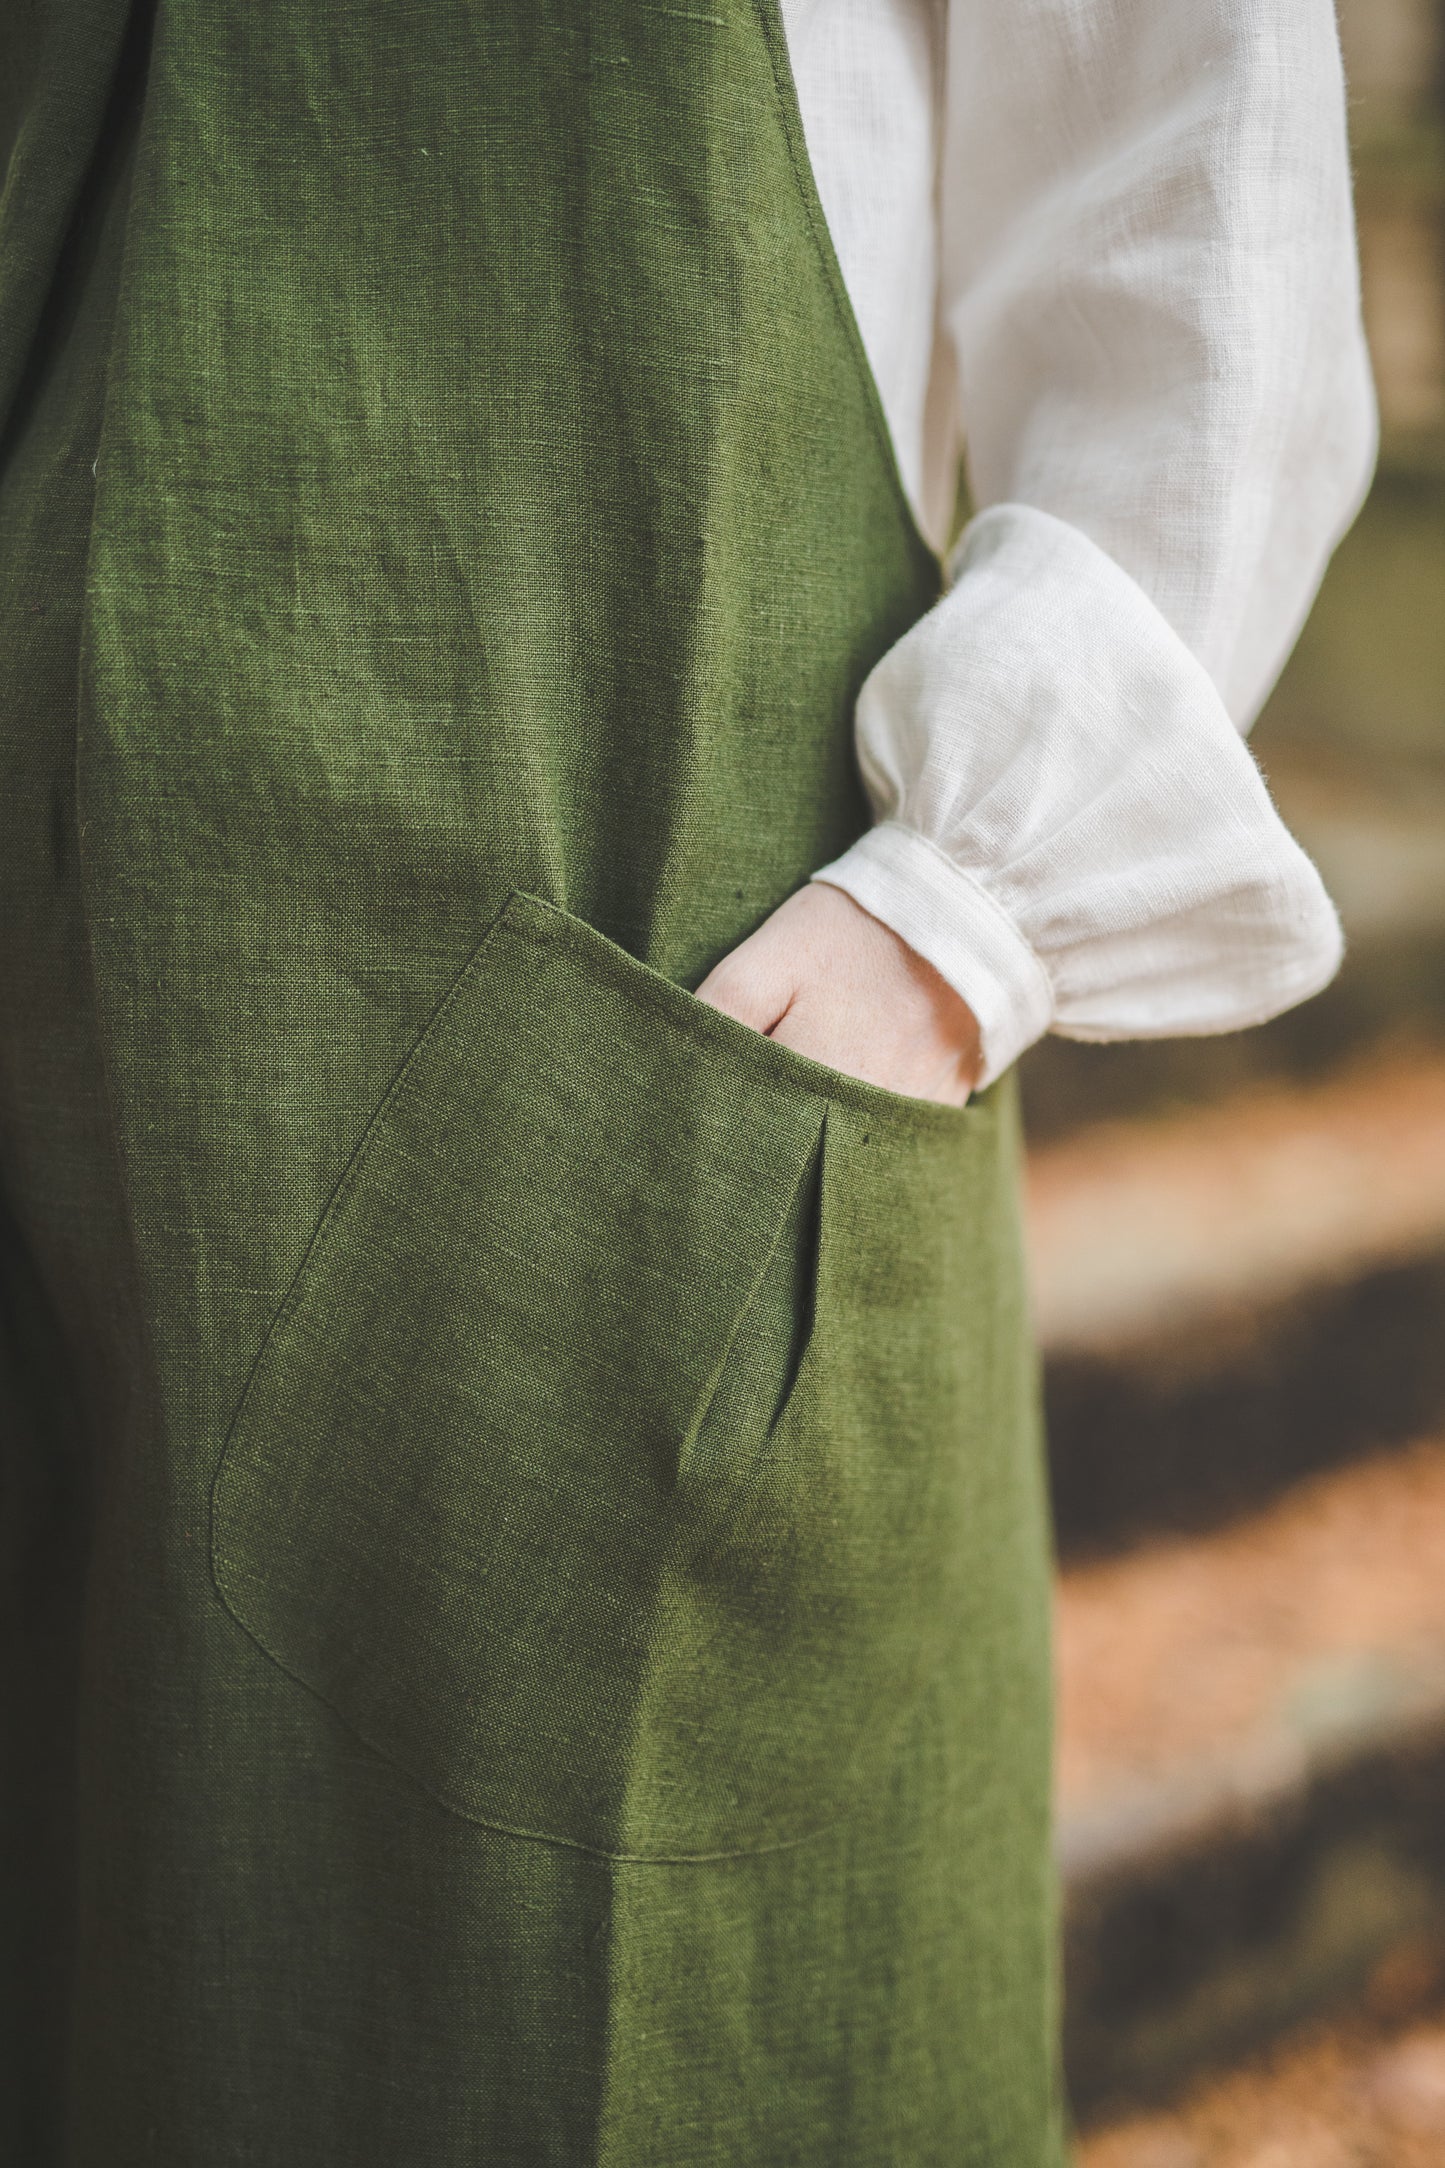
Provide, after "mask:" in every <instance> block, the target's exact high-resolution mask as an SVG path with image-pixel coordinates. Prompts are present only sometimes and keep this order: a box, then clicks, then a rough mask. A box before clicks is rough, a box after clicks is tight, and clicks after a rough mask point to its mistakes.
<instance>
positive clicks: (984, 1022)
mask: <svg viewBox="0 0 1445 2168" xmlns="http://www.w3.org/2000/svg"><path fill="white" fill-rule="evenodd" d="M813 879H814V880H815V881H825V882H827V883H828V884H829V885H830V886H831V887H833V888H841V889H842V890H843V891H844V892H845V893H846V894H847V895H850V896H851V897H852V898H853V900H854V902H855V903H858V904H861V905H862V907H863V909H864V910H865V911H868V912H870V913H871V914H872V916H873V917H874V918H877V919H881V920H882V921H883V923H884V925H885V926H889V927H891V928H892V930H893V931H894V933H896V934H898V935H899V936H900V937H901V938H902V939H903V940H904V941H906V942H907V943H908V946H909V947H910V948H911V949H914V950H916V951H917V953H918V954H919V955H920V956H922V957H924V958H925V960H926V961H927V962H928V963H931V964H932V965H933V967H934V969H935V970H936V971H937V972H939V974H940V975H941V976H942V977H943V978H944V979H946V980H947V982H948V984H949V985H950V986H951V987H952V988H953V989H954V991H955V992H956V993H958V994H960V995H962V997H963V999H964V1000H965V1001H966V1002H967V1003H968V1005H969V1007H970V1009H972V1011H973V1013H974V1015H975V1016H976V1017H977V1019H978V1026H979V1033H980V1037H981V1040H982V1045H983V1068H982V1071H981V1072H980V1075H979V1088H980V1089H982V1088H983V1087H985V1086H986V1085H989V1084H992V1083H993V1082H994V1081H995V1079H996V1078H998V1077H1000V1076H1002V1075H1003V1073H1004V1071H1005V1070H1006V1069H1008V1068H1010V1067H1011V1066H1012V1065H1013V1063H1014V1062H1016V1061H1017V1060H1018V1057H1019V1056H1020V1054H1022V1053H1023V1051H1024V1049H1025V1048H1026V1047H1029V1046H1032V1044H1033V1042H1034V1041H1035V1039H1039V1038H1042V1036H1043V1034H1044V1033H1045V1032H1046V1031H1047V1030H1048V1028H1049V1025H1050V1024H1051V1023H1052V1021H1053V1016H1054V994H1053V988H1052V986H1051V985H1050V983H1049V976H1048V973H1047V972H1046V971H1045V969H1044V967H1043V965H1042V963H1041V962H1040V961H1039V959H1038V957H1037V956H1036V955H1035V954H1034V951H1033V949H1032V948H1031V947H1030V946H1029V944H1028V942H1027V940H1026V939H1025V938H1024V936H1023V934H1022V933H1021V932H1020V931H1019V929H1018V927H1017V926H1016V925H1015V924H1014V922H1013V920H1012V919H1011V918H1010V917H1009V915H1008V913H1007V911H1005V910H1004V909H1003V907H1002V905H1001V904H999V903H998V902H996V901H995V899H994V898H993V897H992V896H991V895H990V894H989V892H988V890H987V889H986V888H984V887H983V885H982V883H981V882H979V881H977V880H975V878H974V877H973V875H972V874H971V873H968V872H966V871H965V870H964V868H963V867H961V866H957V865H955V864H954V863H953V861H952V860H951V859H949V858H947V857H945V856H944V854H943V852H942V851H941V850H939V848H938V847H937V845H936V844H933V843H931V842H930V841H929V840H928V838H927V837H926V836H923V835H921V834H919V832H918V830H917V829H913V828H908V827H905V826H904V824H903V823H902V822H901V821H896V820H885V821H880V822H879V823H878V825H877V826H876V827H875V828H870V829H869V830H868V832H867V834H866V835H862V836H860V837H859V838H858V841H857V842H856V843H855V844H853V845H852V847H851V848H850V849H848V850H846V851H845V852H844V853H843V855H842V857H841V858H835V859H834V860H833V861H832V863H831V864H830V865H826V866H820V867H819V869H818V871H817V872H816V873H815V874H814V875H813Z"/></svg>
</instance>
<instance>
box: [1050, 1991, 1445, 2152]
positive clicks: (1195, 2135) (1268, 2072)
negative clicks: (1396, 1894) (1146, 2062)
mask: <svg viewBox="0 0 1445 2168" xmlns="http://www.w3.org/2000/svg"><path fill="white" fill-rule="evenodd" d="M1077 2160H1078V2168H1440V2163H1441V2162H1442V2161H1445V1992H1442V1981H1441V1965H1440V1961H1439V1957H1438V1954H1437V1953H1435V1952H1432V1951H1429V1950H1424V1949H1422V1950H1420V1951H1418V1952H1412V1953H1410V1954H1409V1956H1408V1957H1407V1958H1406V1959H1405V1960H1404V1961H1403V1962H1402V1963H1399V1964H1390V1965H1386V1966H1383V1967H1381V1968H1380V1970H1379V1972H1378V1974H1377V1975H1376V1977H1375V1979H1374V1980H1372V1981H1371V1983H1370V1987H1369V1989H1368V1990H1367V1993H1366V1996H1365V1998H1364V2000H1363V2003H1362V2006H1361V2008H1360V2009H1359V2010H1358V2011H1357V2012H1353V2013H1351V2014H1350V2015H1349V2016H1348V2017H1344V2018H1342V2019H1340V2020H1337V2021H1336V2022H1334V2023H1332V2024H1328V2025H1316V2026H1311V2027H1308V2028H1302V2029H1301V2031H1300V2032H1299V2033H1297V2034H1294V2035H1291V2036H1290V2037H1289V2038H1288V2039H1286V2040H1283V2041H1281V2042H1280V2043H1278V2045H1277V2046H1276V2047H1275V2048H1274V2049H1273V2050H1272V2051H1268V2052H1266V2053H1264V2054H1261V2055H1254V2056H1251V2057H1249V2058H1248V2060H1247V2061H1245V2062H1244V2063H1243V2064H1242V2065H1241V2066H1240V2067H1239V2068H1238V2069H1237V2070H1232V2071H1229V2072H1228V2073H1226V2074H1223V2075H1220V2076H1216V2077H1212V2078H1210V2079H1207V2080H1205V2081H1204V2082H1203V2083H1201V2084H1199V2085H1197V2086H1195V2087H1193V2088H1191V2089H1190V2091H1189V2092H1188V2093H1187V2094H1186V2096H1185V2097H1184V2098H1183V2099H1181V2100H1180V2101H1178V2102H1177V2103H1176V2104H1175V2105H1174V2106H1173V2107H1172V2108H1170V2109H1169V2110H1167V2111H1165V2112H1163V2113H1153V2114H1142V2115H1131V2116H1128V2117H1126V2118H1124V2119H1122V2120H1120V2121H1118V2122H1115V2123H1112V2124H1109V2125H1106V2126H1103V2127H1101V2128H1099V2129H1097V2130H1094V2131H1092V2132H1091V2133H1089V2135H1088V2136H1087V2137H1086V2138H1085V2140H1084V2142H1083V2143H1082V2145H1081V2146H1080V2148H1079V2152H1078V2156H1077Z"/></svg>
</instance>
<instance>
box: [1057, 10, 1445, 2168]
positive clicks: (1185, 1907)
mask: <svg viewBox="0 0 1445 2168" xmlns="http://www.w3.org/2000/svg"><path fill="white" fill-rule="evenodd" d="M1340 12H1341V30H1342V34H1343V38H1344V44H1345V55H1346V66H1347V70H1348V74H1349V78H1350V92H1351V121H1352V130H1353V138H1354V152H1355V170H1356V185H1357V201H1358V216H1359V225H1360V243H1361V253H1362V260H1363V271H1364V291H1365V312H1366V318H1367V324H1368V329H1369V334H1370V341H1371V348H1372V352H1373V356H1374V363H1375V371H1376V379H1377V383H1378V388H1379V394H1380V403H1381V410H1382V419H1383V427H1384V446H1383V453H1382V458H1381V464H1380V472H1379V477H1378V480H1377V482H1376V484H1375V487H1374V490H1373V493H1372V495H1371V498H1370V501H1369V503H1368V505H1367V506H1366V508H1365V510H1364V512H1363V514H1362V515H1361V517H1360V520H1359V522H1358V524H1357V525H1356V527H1355V529H1354V531H1353V532H1352V534H1351V535H1350V536H1349V538H1348V539H1347V540H1346V541H1345V543H1344V544H1343V546H1342V547H1341V549H1340V551H1339V553H1338V555H1337V557H1336V559H1335V561H1334V564H1333V566H1332V569H1331V571H1330V574H1329V577H1328V580H1327V582H1326V585H1325V588H1324V591H1323V593H1322V595H1321V597H1320V600H1319V603H1318V604H1317V606H1316V609H1315V612H1314V615H1313V617H1312V618H1311V620H1310V623H1309V625H1308V626H1307V628H1306V630H1305V633H1304V636H1303V638H1302V640H1301V642H1300V645H1299V648H1298V650H1297V652H1296V654H1295V656H1294V658H1293V660H1292V662H1291V663H1290V665H1289V668H1288V670H1287V672H1286V674H1285V676H1284V678H1283V679H1282V681H1281V683H1280V686H1279V688H1278V690H1277V692H1276V693H1275V695H1274V697H1273V699H1272V700H1271V702H1270V704H1269V707H1268V709H1267V710H1266V712H1265V714H1264V716H1263V717H1262V719H1261V721H1260V723H1259V724H1258V726H1257V729H1256V733H1255V737H1254V745H1255V748H1256V751H1257V752H1258V754H1259V757H1260V759H1261V761H1262V762H1263V765H1264V767H1265V770H1266V772H1267V774H1268V776H1269V778H1270V781H1271V784H1272V786H1273V789H1274V791H1275V795H1276V798H1277V799H1278V801H1279V803H1280V805H1281V807H1282V809H1283V811H1284V814H1285V816H1286V818H1287V819H1288V820H1289V822H1290V824H1291V826H1292V827H1293V828H1294V830H1295V832H1296V833H1297V834H1298V835H1299V837H1300V838H1301V840H1302V841H1303V842H1304V844H1305V845H1306V847H1307V848H1308V849H1309V850H1310V852H1311V853H1312V855H1313V856H1314V857H1315V859H1316V861H1317V862H1318V863H1319V865H1320V866H1321V868H1322V870H1323V872H1324V874H1325V877H1326V880H1327V882H1328V884H1329V886H1330V888H1331V890H1332V892H1333V894H1334V896H1335V898H1336V900H1337V902H1338V903H1339V906H1340V909H1341V913H1342V916H1343V918H1344V921H1345V927H1346V932H1347V935H1348V937H1349V942H1350V949H1349V957H1348V961H1347V963H1346V965H1345V968H1344V971H1343V973H1342V975H1341V977H1340V979H1339V980H1338V982H1337V983H1336V984H1335V985H1334V986H1333V987H1332V988H1331V989H1330V990H1329V991H1328V992H1327V993H1325V994H1324V995H1322V996H1321V997H1320V998H1319V999H1318V1000H1316V1001H1314V1002H1312V1003H1310V1004H1308V1005H1307V1006H1306V1007H1304V1008H1302V1009H1300V1010H1298V1011H1297V1012H1295V1013H1294V1014H1292V1015H1290V1016H1288V1017H1285V1018H1282V1019H1281V1020H1280V1021H1279V1022H1278V1023H1276V1024H1274V1025H1270V1026H1267V1027H1266V1028H1265V1029H1263V1030H1260V1031H1255V1032H1248V1033H1242V1034H1239V1035H1237V1036H1234V1037H1230V1038H1225V1039H1218V1040H1203V1041H1195V1042H1193V1043H1192V1044H1191V1043H1190V1042H1187V1041H1172V1042H1166V1043H1163V1044H1161V1045H1160V1046H1158V1047H1148V1046H1133V1047H1117V1048H1108V1047H1104V1048H1092V1047H1081V1046H1069V1045H1067V1044H1066V1043H1065V1042H1063V1041H1060V1040H1052V1041H1046V1042H1045V1043H1044V1044H1043V1045H1041V1046H1040V1047H1038V1048H1036V1049H1035V1050H1034V1052H1033V1053H1032V1054H1031V1055H1030V1056H1029V1057H1028V1058H1027V1060H1026V1062H1025V1065H1024V1090H1025V1100H1026V1105H1027V1109H1028V1120H1029V1131H1030V1166H1031V1173H1030V1227H1031V1232H1030V1239H1031V1244H1032V1249H1033V1258H1034V1274H1035V1285H1036V1302H1037V1309H1038V1317H1039V1326H1040V1330H1041V1333H1042V1337H1043V1341H1044V1346H1045V1350H1046V1379H1047V1397H1048V1403H1049V1418H1050V1436H1051V1444H1050V1451H1051V1455H1052V1461H1053V1472H1054V1493H1055V1507H1056V1513H1057V1520H1058V1535H1059V1546H1060V1554H1061V1577H1060V1593H1059V1613H1058V1642H1059V1667H1060V1681H1061V1696H1062V1706H1061V1711H1060V1717H1061V1737H1060V1752H1059V1790H1060V1832H1059V1842H1060V1846H1061V1850H1062V1857H1063V1866H1064V1878H1065V1891H1066V1920H1065V1944H1066V1951H1067V1959H1066V2035H1067V2056H1068V2064H1069V2075H1070V2082H1071V2090H1072V2095H1073V2100H1074V2105H1075V2111H1076V2114H1077V2116H1078V2118H1079V2122H1080V2126H1081V2141H1080V2162H1081V2168H1416V2164H1419V2168H1426V2164H1429V2168H1445V0H1341V10H1340Z"/></svg>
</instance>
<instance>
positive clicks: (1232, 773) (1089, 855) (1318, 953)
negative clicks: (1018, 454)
mask: <svg viewBox="0 0 1445 2168" xmlns="http://www.w3.org/2000/svg"><path fill="white" fill-rule="evenodd" d="M954 570H955V583H954V585H953V587H952V588H951V589H950V591H949V592H948V594H946V595H945V596H944V597H943V599H942V601H941V602H939V603H937V604H935V606H934V607H933V608H932V609H931V610H929V611H928V613H927V614H926V615H925V616H924V617H923V618H921V619H920V621H919V622H918V623H917V624H916V625H915V626H914V627H913V628H912V630H911V631H910V632H907V633H905V635H904V636H903V638H902V639H901V640H899V641H898V642H897V643H896V645H895V646H893V647H892V648H890V649H889V651H888V653H887V654H886V655H885V656H884V657H883V659H882V660H881V662H879V664H878V665H877V667H876V668H875V670H874V671H873V673H872V675H871V676H870V677H869V679H868V681H867V683H866V685H865V686H864V687H863V691H862V693H861V695H860V698H859V702H858V715H857V745H858V755H859V761H860V765H861V769H862V774H863V779H864V782H865V784H866V786H867V789H868V793H869V797H870V799H871V801H872V805H873V811H874V814H875V816H876V817H877V820H878V823H879V825H878V826H877V827H876V828H874V829H873V830H872V831H871V832H870V833H869V834H867V835H865V836H863V837H861V838H860V839H859V841H858V842H857V843H855V844H854V845H853V847H852V848H851V849H850V850H848V851H846V852H844V854H843V855H842V856H841V857H840V858H838V859H837V860H835V861H834V863H833V864H832V865H830V866H825V867H822V868H820V869H819V873H818V875H817V878H819V879H824V880H827V881H829V882H831V883H832V884H833V885H834V886H835V887H838V888H842V889H845V890H846V891H847V892H848V893H849V894H850V895H852V896H853V897H854V898H855V899H856V900H857V902H859V903H860V904H862V905H863V907H864V909H865V910H868V911H871V912H872V914H873V915H874V917H875V918H879V919H882V920H883V922H884V923H885V924H886V925H889V926H891V927H892V928H893V929H894V931H895V932H896V933H898V934H900V935H901V936H902V937H903V939H904V940H905V941H907V942H908V943H909V945H910V946H911V947H913V948H915V949H916V950H917V951H918V952H919V954H920V955H922V956H925V957H926V958H927V959H928V961H929V962H930V963H931V964H933V965H934V966H935V968H936V969H937V970H939V971H940V972H941V973H942V974H943V976H944V977H945V978H946V979H947V980H948V982H949V984H950V985H952V986H953V987H955V988H956V989H957V991H958V992H959V993H960V994H962V996H963V998H964V999H965V1000H966V1001H967V1002H968V1003H969V1005H970V1007H971V1008H972V1009H973V1010H974V1011H975V1013H976V1015H977V1016H978V1020H979V1024H980V1027H981V1030H982V1033H983V1041H984V1050H985V1056H986V1061H987V1068H986V1070H985V1078H986V1079H988V1080H991V1079H992V1078H994V1077H996V1076H998V1075H1000V1074H1001V1073H1002V1071H1003V1070H1004V1069H1006V1068H1007V1067H1008V1065H1009V1063H1010V1062H1011V1061H1013V1060H1014V1059H1015V1058H1016V1057H1017V1056H1018V1055H1019V1054H1020V1053H1021V1052H1022V1051H1023V1049H1024V1048H1025V1047H1027V1046H1028V1045H1030V1044H1031V1043H1032V1041H1033V1040H1034V1039H1036V1038H1038V1037H1039V1035H1040V1033H1041V1032H1043V1031H1046V1030H1050V1029H1052V1030H1054V1031H1057V1032H1060V1033H1063V1034H1064V1035H1066V1036H1068V1037H1071V1038H1083V1039H1131V1038H1158V1037H1163V1036H1167V1035H1172V1034H1176V1033H1177V1034H1189V1033H1197V1032H1214V1031H1233V1030H1238V1029H1240V1028H1241V1027H1242V1026H1244V1025H1248V1024H1256V1023H1261V1022H1263V1021H1264V1020H1265V1019H1266V1018H1267V1017H1270V1016H1274V1015H1277V1014H1278V1013H1279V1011H1280V1010H1281V1009H1286V1008H1288V1007H1289V1006H1290V1005H1291V1003H1293V1002H1296V1001H1301V1000H1303V999H1304V998H1305V997H1306V996H1307V995H1309V994H1312V993H1315V992H1317V991H1318V990H1319V988H1320V987H1321V986H1323V985H1324V984H1325V983H1326V982H1327V980H1328V979H1329V978H1330V977H1331V976H1332V975H1333V973H1334V972H1335V970H1336V969H1337V967H1338V965H1339V961H1340V955H1341V949H1342V942H1341V936H1340V928H1339V921H1338V919H1337V918H1336V916H1335V913H1334V909H1333V907H1332V905H1331V904H1330V901H1329V898H1328V897H1327V896H1326V894H1325V892H1324V888H1323V886H1322V884H1321V882H1320V878H1319V875H1318V873H1317V872H1316V871H1315V868H1314V867H1313V866H1312V865H1311V864H1310V862H1309V860H1308V859H1307V858H1306V856H1305V854H1304V853H1303V851H1301V849H1300V847H1299V845H1298V844H1297V843H1296V842H1295V840H1294V838H1293V837H1292V836H1291V835H1290V833H1289V831H1288V830H1287V829H1286V828H1285V826H1284V824H1283V822H1282V821H1281V820H1280V817H1279V814H1278V812H1277V811H1276V809H1275V807H1274V804H1273V802H1272V800H1271V798H1270V795H1269V792H1268V790H1267V788H1266V787H1265V782H1264V778H1263V776H1262V775H1261V774H1260V771H1259V769H1258V767H1257V766H1256V764H1255V762H1254V760H1253V758H1252V756H1251V754H1250V751H1249V748H1248V746H1247V745H1246V744H1245V742H1244V740H1243V738H1242V737H1241V736H1240V734H1239V732H1238V731H1237V730H1236V728H1235V727H1234V725H1233V723H1232V722H1231V721H1230V719H1229V715H1228V713H1227V711H1226V709H1225V707H1224V703H1223V701H1222V699H1221V697H1220V694H1219V691H1218V688H1217V687H1216V685H1215V684H1214V682H1213V680H1212V678H1211V677H1210V676H1209V673H1208V672H1207V671H1206V670H1205V668H1204V667H1203V665H1202V663H1201V662H1200V661H1199V659H1198V657H1197V656H1195V655H1194V654H1192V653H1191V651H1190V650H1189V648H1188V647H1186V646H1185V644H1184V642H1183V641H1182V640H1181V639H1180V638H1179V635H1178V634H1177V633H1176V632H1175V631H1174V629H1173V627H1172V626H1171V625H1170V624H1169V622H1168V620H1167V619H1166V618H1165V617H1164V615H1163V613H1162V612H1161V611H1160V610H1159V608H1158V607H1157V606H1156V604H1155V603H1154V602H1153V601H1152V600H1151V599H1150V598H1149V596H1148V595H1146V594H1145V592H1144V590H1143V589H1142V588H1141V587H1140V586H1139V585H1138V583H1137V582H1136V581H1135V580H1133V579H1132V578H1131V577H1130V576H1129V574H1128V573H1126V572H1125V571H1124V569H1123V568H1122V566H1120V565H1119V564H1117V563H1116V562H1115V561H1114V559H1113V558H1111V557H1110V556H1108V555H1107V554H1106V552H1105V551H1104V550H1102V549H1101V548H1100V547H1099V546H1098V544H1097V543H1095V542H1094V541H1092V540H1091V539H1090V538H1089V537H1088V536H1087V535H1085V534H1084V533H1082V532H1081V530H1080V529H1078V528H1077V527H1073V526H1071V525H1069V524H1068V523H1067V522H1066V521H1063V520H1060V519H1056V518H1055V517H1053V515H1052V514H1050V513H1047V512H1041V511H1039V510H1038V509H1037V508H1035V507H1033V506H1030V505H1023V504H1010V505H994V506H992V507H991V508H990V509H989V510H988V511H986V512H983V513H980V514H979V516H978V517H977V518H976V519H975V520H974V521H973V522H972V523H971V524H970V526H969V527H968V529H967V530H966V532H965V534H964V536H963V539H962V542H961V545H960V547H959V549H958V551H957V552H956V554H955V560H954Z"/></svg>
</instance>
